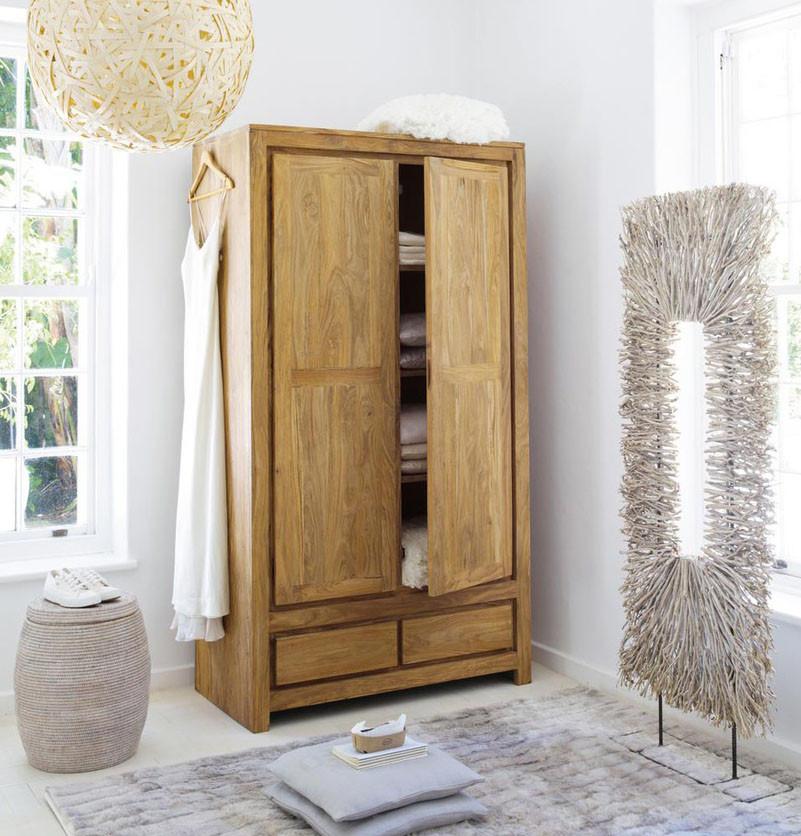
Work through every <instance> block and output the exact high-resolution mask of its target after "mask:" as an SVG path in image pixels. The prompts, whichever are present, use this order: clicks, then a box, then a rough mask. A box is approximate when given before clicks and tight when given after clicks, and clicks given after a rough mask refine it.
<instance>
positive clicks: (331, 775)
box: [267, 738, 487, 836]
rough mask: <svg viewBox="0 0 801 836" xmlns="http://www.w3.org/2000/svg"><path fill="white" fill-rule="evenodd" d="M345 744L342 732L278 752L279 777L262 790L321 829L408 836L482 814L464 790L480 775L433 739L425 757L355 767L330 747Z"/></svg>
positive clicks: (336, 835)
mask: <svg viewBox="0 0 801 836" xmlns="http://www.w3.org/2000/svg"><path fill="white" fill-rule="evenodd" d="M348 744H350V739H348V738H346V739H344V740H337V741H334V743H333V744H332V743H330V742H329V743H319V744H317V745H315V746H305V747H303V748H301V749H295V750H294V751H292V752H287V753H286V754H284V755H281V757H280V758H278V760H276V761H275V762H274V763H273V764H271V765H270V770H271V771H272V772H273V774H274V775H276V776H277V777H278V778H279V779H280V780H279V782H278V783H276V784H274V785H272V786H270V787H269V788H268V789H267V794H268V795H269V796H270V798H272V800H273V801H274V802H275V803H276V804H277V805H278V806H279V807H281V808H282V809H283V810H286V811H287V812H288V813H291V814H292V815H294V816H297V817H299V818H301V819H303V820H304V821H305V822H307V823H308V824H309V825H310V826H311V827H312V829H313V830H314V831H315V832H316V833H321V834H323V836H345V834H347V836H406V834H408V833H417V832H418V831H421V830H427V829H428V828H432V827H441V826H443V825H448V824H457V823H458V822H463V821H467V820H468V819H477V818H481V817H483V816H484V815H486V812H487V809H486V807H484V805H483V804H481V803H480V802H478V801H476V800H475V799H474V798H471V797H470V796H469V795H465V794H464V793H463V792H462V790H464V789H466V788H467V787H471V786H473V784H477V783H478V782H479V781H481V780H482V778H481V776H480V775H478V774H477V773H476V772H474V771H473V770H472V769H470V768H469V767H467V766H465V765H464V764H462V763H459V761H457V760H456V759H455V758H452V757H451V756H450V755H447V754H446V753H445V752H443V751H442V750H440V749H437V748H436V747H435V746H428V753H427V754H426V755H425V756H424V757H418V758H414V759H411V760H405V761H401V762H395V763H392V762H390V763H387V764H385V765H382V766H378V767H374V768H371V769H356V768H354V767H352V766H349V765H348V764H347V763H345V762H344V761H342V760H340V759H339V758H338V757H336V756H335V755H334V754H333V752H332V746H333V745H336V746H346V745H348Z"/></svg>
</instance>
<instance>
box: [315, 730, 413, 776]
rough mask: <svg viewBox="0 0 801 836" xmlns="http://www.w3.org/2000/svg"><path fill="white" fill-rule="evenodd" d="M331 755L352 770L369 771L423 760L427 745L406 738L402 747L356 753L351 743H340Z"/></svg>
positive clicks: (411, 738) (332, 750)
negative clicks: (378, 767)
mask: <svg viewBox="0 0 801 836" xmlns="http://www.w3.org/2000/svg"><path fill="white" fill-rule="evenodd" d="M331 752H332V754H333V755H334V756H335V757H337V758H339V759H340V760H341V761H344V762H345V763H346V764H348V766H352V767H353V768H354V769H370V768H372V767H376V766H386V765H388V764H390V763H401V762H403V761H408V760H413V759H414V758H424V757H425V756H426V755H427V754H428V744H427V743H421V742H420V741H419V740H415V739H414V738H413V737H409V736H407V737H406V742H405V743H404V744H403V746H396V747H395V748H393V749H384V751H383V752H357V751H356V749H355V748H354V747H353V743H350V742H349V743H341V744H339V745H337V746H334V747H333V748H332V749H331Z"/></svg>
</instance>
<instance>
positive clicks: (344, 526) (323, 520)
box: [273, 154, 400, 604]
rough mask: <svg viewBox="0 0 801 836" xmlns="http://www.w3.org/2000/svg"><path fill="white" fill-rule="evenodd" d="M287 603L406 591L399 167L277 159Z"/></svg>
mask: <svg viewBox="0 0 801 836" xmlns="http://www.w3.org/2000/svg"><path fill="white" fill-rule="evenodd" d="M273 182H274V185H273V189H274V197H273V200H274V216H273V225H274V230H273V233H274V241H273V279H274V281H273V287H274V304H275V318H274V323H275V324H274V358H275V359H274V372H275V418H274V420H275V428H274V433H275V530H276V542H275V552H274V553H275V598H276V603H277V604H291V603H300V602H305V601H317V600H324V599H329V598H337V597H345V596H356V595H369V594H375V593H380V592H386V591H389V590H392V589H394V588H395V586H396V580H397V561H398V555H399V549H400V547H399V519H398V517H399V495H398V492H399V477H398V470H397V458H398V448H397V445H398V428H397V402H398V392H397V387H398V372H397V369H398V336H397V304H398V303H397V280H398V273H397V231H396V230H397V227H396V197H395V195H396V187H395V167H394V164H393V163H392V162H391V161H387V160H361V159H354V158H346V157H333V156H330V157H313V156H308V155H297V156H295V155H288V154H277V155H276V156H275V157H274V162H273Z"/></svg>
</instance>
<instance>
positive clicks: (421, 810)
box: [267, 782, 487, 836]
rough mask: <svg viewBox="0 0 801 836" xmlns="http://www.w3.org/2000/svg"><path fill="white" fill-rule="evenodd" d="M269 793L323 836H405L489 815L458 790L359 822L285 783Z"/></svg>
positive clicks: (479, 803) (482, 807) (276, 786)
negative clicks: (334, 813) (339, 818)
mask: <svg viewBox="0 0 801 836" xmlns="http://www.w3.org/2000/svg"><path fill="white" fill-rule="evenodd" d="M267 794H268V795H269V796H270V798H272V799H273V801H275V803H276V804H277V805H278V806H279V807H280V808H281V809H282V810H286V811H287V813H291V814H292V815H293V816H297V817H298V818H301V819H303V820H304V821H305V822H306V823H307V824H308V825H309V826H310V827H312V828H313V829H314V830H315V831H316V832H317V833H320V834H322V836H406V834H407V833H417V832H419V831H423V830H427V829H428V828H431V827H442V826H443V825H446V824H458V823H459V822H463V821H467V820H468V819H480V818H483V817H484V816H485V815H486V814H487V808H486V807H485V806H484V805H483V804H482V803H481V802H479V801H476V800H475V799H474V798H470V796H468V795H465V794H464V793H461V792H459V793H456V795H451V796H449V797H448V798H434V799H431V800H429V801H418V802H417V803H415V804H407V805H406V806H405V807H399V808H398V809H397V810H387V811H386V812H385V813H378V814H377V815H375V816H370V817H369V818H366V819H360V820H359V821H342V822H337V821H334V820H333V819H332V818H331V816H329V815H328V813H326V812H325V810H321V809H320V808H319V807H317V806H316V805H314V804H312V803H311V801H309V800H308V799H306V798H304V797H303V796H302V795H300V794H299V793H296V792H295V790H293V789H292V788H291V787H288V786H287V785H286V784H283V783H280V782H279V783H278V784H275V786H272V787H270V788H269V790H267Z"/></svg>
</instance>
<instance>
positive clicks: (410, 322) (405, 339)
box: [399, 313, 426, 346]
mask: <svg viewBox="0 0 801 836" xmlns="http://www.w3.org/2000/svg"><path fill="white" fill-rule="evenodd" d="M399 336H400V341H401V345H409V346H421V345H425V344H426V315H425V314H424V313H405V314H401V316H400V331H399Z"/></svg>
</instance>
